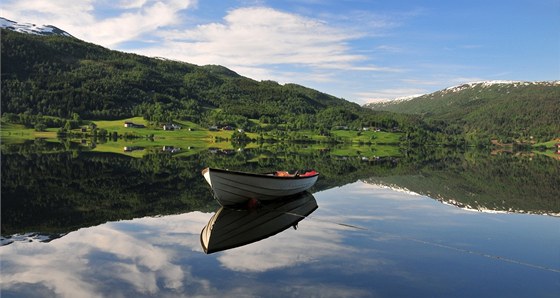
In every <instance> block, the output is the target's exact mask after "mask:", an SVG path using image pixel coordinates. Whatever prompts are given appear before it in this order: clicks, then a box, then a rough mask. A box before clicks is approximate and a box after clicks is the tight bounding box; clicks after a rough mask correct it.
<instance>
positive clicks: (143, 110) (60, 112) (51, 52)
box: [1, 29, 417, 129]
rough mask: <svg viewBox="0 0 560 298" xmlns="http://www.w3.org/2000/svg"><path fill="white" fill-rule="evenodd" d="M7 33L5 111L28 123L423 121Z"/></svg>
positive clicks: (203, 69)
mask: <svg viewBox="0 0 560 298" xmlns="http://www.w3.org/2000/svg"><path fill="white" fill-rule="evenodd" d="M1 33H2V57H1V58H2V70H1V75H2V94H1V95H2V106H1V108H2V114H3V115H4V116H5V117H4V118H5V119H6V118H8V119H12V120H18V119H31V120H32V121H28V122H30V123H27V122H26V123H23V124H26V125H28V126H33V124H34V123H33V121H35V120H33V119H36V118H33V117H36V116H37V115H39V116H54V117H58V118H60V119H74V120H75V119H91V120H98V119H123V118H127V117H132V116H142V117H144V118H145V119H147V120H149V121H154V122H160V123H161V122H168V121H171V120H174V119H180V120H189V121H193V122H196V123H199V124H202V125H215V124H217V123H215V122H216V121H220V122H221V123H230V124H235V125H236V126H241V127H245V128H246V129H247V128H248V127H247V126H249V125H250V124H251V122H250V121H249V120H248V119H259V120H261V121H262V122H263V123H294V125H293V128H294V129H306V128H317V127H325V128H326V129H330V128H331V127H333V126H336V125H345V126H353V127H365V126H378V127H386V128H392V127H396V126H398V127H402V128H406V127H411V126H413V125H416V123H417V120H415V117H410V116H404V115H397V114H395V113H388V112H372V111H371V110H367V109H364V108H362V107H360V106H359V105H357V104H355V103H351V102H349V101H346V100H344V99H341V98H336V97H334V96H331V95H328V94H325V93H322V92H319V91H316V90H312V89H309V88H306V87H303V86H299V85H296V84H285V85H281V84H278V83H276V82H274V81H261V82H258V81H255V80H252V79H249V78H246V77H243V76H240V75H238V74H237V73H235V72H233V71H231V70H229V69H227V68H225V67H222V66H218V65H206V66H196V65H193V64H189V63H184V62H179V61H171V60H165V59H159V58H148V57H144V56H139V55H135V54H129V53H123V52H119V51H113V50H109V49H106V48H103V47H101V46H98V45H95V44H91V43H87V42H84V41H81V40H78V39H76V38H72V37H65V36H54V35H53V36H37V35H30V34H22V33H17V32H13V31H9V30H4V29H2V32H1ZM41 119H44V118H41ZM209 119H212V121H213V123H209V122H208V121H209ZM43 121H46V120H43ZM20 122H22V121H20Z"/></svg>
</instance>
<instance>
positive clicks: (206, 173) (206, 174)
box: [202, 168, 212, 187]
mask: <svg viewBox="0 0 560 298" xmlns="http://www.w3.org/2000/svg"><path fill="white" fill-rule="evenodd" d="M202 176H204V179H206V182H208V184H210V187H212V180H211V179H210V168H205V169H204V170H202Z"/></svg>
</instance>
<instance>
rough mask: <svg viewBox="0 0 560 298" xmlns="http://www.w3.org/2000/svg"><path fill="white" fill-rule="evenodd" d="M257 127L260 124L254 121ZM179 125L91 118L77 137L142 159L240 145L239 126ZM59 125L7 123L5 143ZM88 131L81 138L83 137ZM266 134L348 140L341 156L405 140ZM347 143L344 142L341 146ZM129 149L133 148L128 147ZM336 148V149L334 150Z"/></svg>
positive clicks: (370, 134)
mask: <svg viewBox="0 0 560 298" xmlns="http://www.w3.org/2000/svg"><path fill="white" fill-rule="evenodd" d="M125 122H132V123H134V124H141V125H144V127H142V128H138V127H125V126H124V123H125ZM253 122H254V123H255V124H257V125H260V123H259V122H258V121H257V120H253ZM92 123H95V125H96V126H97V129H98V132H99V130H102V129H103V130H106V131H107V134H108V135H109V137H108V141H107V142H103V143H101V142H97V143H96V144H95V146H93V145H92V140H91V137H90V136H88V134H91V130H90V127H89V125H90V124H92ZM174 123H175V124H177V125H179V126H181V129H177V130H172V131H166V130H163V128H162V127H156V126H153V125H150V123H148V122H147V121H146V120H144V119H143V118H142V117H134V118H127V119H121V120H88V121H84V125H82V128H86V132H82V128H78V129H73V130H72V131H71V133H72V134H73V137H72V139H73V140H74V141H77V142H80V143H81V144H82V145H83V146H86V147H90V150H91V151H94V152H112V153H119V154H125V155H128V156H133V157H141V156H143V155H145V154H147V153H148V152H157V151H164V148H170V147H173V148H175V149H177V148H178V149H179V150H177V151H176V152H174V154H176V155H178V156H185V155H191V154H195V153H197V152H200V151H202V150H207V149H209V148H215V149H218V150H232V149H235V148H234V147H233V145H232V144H231V142H230V141H229V140H230V139H231V136H232V134H233V133H234V131H233V130H227V131H226V130H218V131H210V130H208V129H207V128H205V127H201V126H200V125H197V124H195V123H193V122H189V121H174ZM57 130H58V129H57V128H48V129H47V131H45V132H37V131H35V130H34V129H31V128H25V127H24V126H22V125H17V124H8V123H2V126H1V138H2V142H4V143H20V142H24V141H25V140H32V139H35V138H44V139H53V140H56V138H57V134H56V132H57ZM113 133H116V134H117V135H118V136H119V137H118V138H117V139H115V140H112V138H111V137H110V136H111V135H112V134H113ZM80 134H83V137H82V138H80V137H79V135H80ZM246 134H247V136H248V137H249V138H251V139H258V138H259V134H256V133H246ZM263 136H264V138H265V139H267V138H274V139H280V140H282V139H284V138H285V139H286V140H297V141H299V142H301V141H308V143H306V144H305V145H304V146H301V148H298V150H299V152H306V151H309V152H312V151H317V150H326V148H328V147H331V146H330V145H328V146H327V144H326V143H330V142H332V140H335V141H336V142H337V143H344V144H345V145H344V146H342V148H343V149H334V150H332V151H331V154H332V155H336V156H364V157H368V158H374V157H377V156H398V155H400V153H399V148H398V146H395V145H398V143H399V138H400V137H401V134H398V133H389V132H374V131H349V130H333V131H331V132H330V136H322V135H318V134H317V133H316V132H314V131H311V130H308V131H298V132H287V133H285V135H284V136H282V137H278V136H276V135H274V134H272V133H264V134H263ZM258 146H264V147H267V146H274V145H268V144H266V143H265V144H261V145H259V144H257V143H249V144H247V145H246V148H255V147H258ZM338 147H341V146H338ZM125 148H129V149H132V150H125ZM329 150H330V149H329Z"/></svg>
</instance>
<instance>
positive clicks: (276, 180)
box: [202, 168, 319, 205]
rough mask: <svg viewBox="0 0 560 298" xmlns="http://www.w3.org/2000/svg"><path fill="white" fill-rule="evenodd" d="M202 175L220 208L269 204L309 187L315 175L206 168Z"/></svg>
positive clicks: (314, 180) (313, 181) (316, 175)
mask: <svg viewBox="0 0 560 298" xmlns="http://www.w3.org/2000/svg"><path fill="white" fill-rule="evenodd" d="M202 174H203V176H204V178H205V179H206V181H207V182H208V184H210V186H211V187H212V190H213V191H214V196H215V197H216V199H218V201H219V202H220V203H221V204H222V205H237V204H243V203H245V202H247V201H248V200H250V199H256V200H259V201H270V200H275V199H278V198H281V197H286V196H291V195H294V194H297V193H300V192H304V191H306V190H308V189H309V188H311V186H313V184H315V182H316V181H317V178H318V177H319V174H318V173H317V174H315V175H311V176H290V177H280V176H274V175H271V174H251V173H244V172H236V171H227V170H220V169H213V168H206V169H204V170H203V171H202Z"/></svg>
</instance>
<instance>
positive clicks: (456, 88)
mask: <svg viewBox="0 0 560 298" xmlns="http://www.w3.org/2000/svg"><path fill="white" fill-rule="evenodd" d="M559 84H560V81H545V82H528V81H505V80H493V81H477V82H470V83H465V84H461V85H456V86H453V87H449V88H446V89H443V90H442V91H441V92H444V93H449V92H460V91H463V90H466V89H469V88H474V87H482V88H488V87H493V86H496V85H510V86H513V87H520V86H529V85H553V86H554V85H559Z"/></svg>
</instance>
